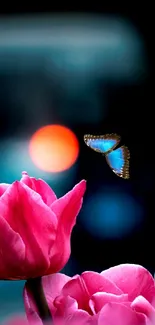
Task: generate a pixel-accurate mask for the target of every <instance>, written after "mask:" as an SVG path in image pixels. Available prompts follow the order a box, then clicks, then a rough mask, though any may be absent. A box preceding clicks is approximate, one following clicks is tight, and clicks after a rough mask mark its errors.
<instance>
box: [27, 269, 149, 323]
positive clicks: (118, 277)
mask: <svg viewBox="0 0 155 325" xmlns="http://www.w3.org/2000/svg"><path fill="white" fill-rule="evenodd" d="M42 284H43V288H44V292H45V296H46V299H47V302H48V305H49V308H50V310H51V314H52V316H53V320H54V324H55V325H57V324H58V325H64V324H67V325H79V324H80V325H154V324H155V323H154V322H153V321H152V319H153V318H152V316H153V315H155V309H154V305H153V302H154V299H155V284H154V279H153V277H152V275H151V274H150V273H149V272H148V271H147V270H146V269H145V268H143V267H142V266H140V265H134V264H122V265H118V266H115V267H112V268H110V269H108V270H106V271H103V272H102V273H100V274H99V273H96V272H91V271H90V272H84V273H82V274H81V275H76V276H74V277H72V278H70V277H68V276H66V275H64V274H60V273H58V274H52V275H49V276H44V277H43V278H42ZM24 303H25V309H26V313H27V317H28V320H29V323H30V324H31V325H33V322H34V321H35V320H36V321H38V325H41V324H42V322H41V321H40V323H39V316H38V311H37V308H36V306H35V302H34V301H33V297H32V295H31V292H30V291H29V288H28V287H27V285H26V286H25V290H24ZM154 319H155V318H154Z"/></svg>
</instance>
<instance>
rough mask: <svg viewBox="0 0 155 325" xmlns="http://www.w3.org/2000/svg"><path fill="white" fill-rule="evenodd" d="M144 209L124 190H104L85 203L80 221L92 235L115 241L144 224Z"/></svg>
mask: <svg viewBox="0 0 155 325" xmlns="http://www.w3.org/2000/svg"><path fill="white" fill-rule="evenodd" d="M143 216H144V211H143V207H142V206H141V205H140V204H139V203H138V201H137V200H136V199H134V198H133V197H132V196H131V194H129V193H126V192H122V190H119V189H118V188H117V189H114V188H110V189H104V190H103V189H102V190H101V191H100V192H98V193H95V194H94V195H92V196H91V197H89V198H88V199H87V201H85V204H84V206H83V211H82V213H81V217H80V221H81V223H82V224H83V226H84V227H85V229H86V230H87V231H88V232H90V234H91V235H93V236H95V237H98V238H100V239H102V238H103V239H104V238H106V239H108V238H109V239H115V238H121V237H124V236H126V235H130V233H131V232H132V231H135V230H136V227H141V224H142V222H143Z"/></svg>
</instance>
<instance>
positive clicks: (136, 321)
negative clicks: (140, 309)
mask: <svg viewBox="0 0 155 325" xmlns="http://www.w3.org/2000/svg"><path fill="white" fill-rule="evenodd" d="M146 322H147V319H146V316H145V315H143V314H140V313H136V312H134V311H133V310H132V309H131V308H129V307H127V306H125V305H121V304H117V303H109V304H106V305H105V306H104V307H103V308H102V310H101V311H100V313H99V318H98V325H103V324H106V325H116V324H117V325H146V324H147V323H146Z"/></svg>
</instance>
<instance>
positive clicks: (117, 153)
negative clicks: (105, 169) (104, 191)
mask: <svg viewBox="0 0 155 325" xmlns="http://www.w3.org/2000/svg"><path fill="white" fill-rule="evenodd" d="M129 159H130V152H129V149H128V148H127V147H126V146H122V147H120V148H118V149H116V150H114V151H112V152H110V153H108V154H107V155H106V160H107V163H108V165H109V166H110V167H111V169H112V170H113V172H114V173H115V174H116V175H117V176H119V177H122V178H126V179H127V178H129Z"/></svg>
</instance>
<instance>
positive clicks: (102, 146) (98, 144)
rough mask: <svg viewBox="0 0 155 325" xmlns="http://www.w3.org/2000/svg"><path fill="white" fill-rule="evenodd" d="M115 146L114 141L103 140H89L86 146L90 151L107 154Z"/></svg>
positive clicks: (115, 142)
mask: <svg viewBox="0 0 155 325" xmlns="http://www.w3.org/2000/svg"><path fill="white" fill-rule="evenodd" d="M116 144H117V141H116V140H108V139H107V140H105V139H90V140H88V141H87V145H88V146H89V147H91V148H92V149H97V150H99V151H100V152H103V153H105V152H107V151H109V150H111V149H112V148H113V147H114V146H115V145H116Z"/></svg>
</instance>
